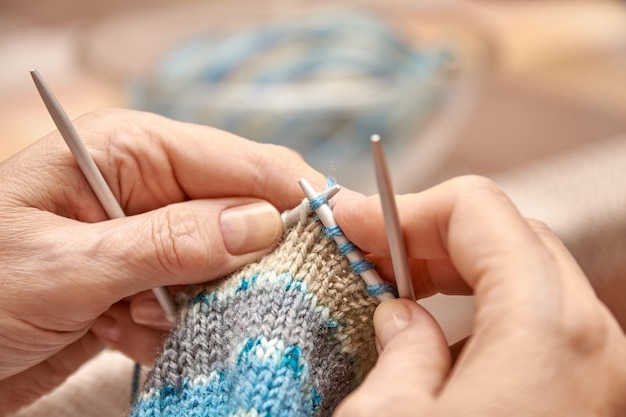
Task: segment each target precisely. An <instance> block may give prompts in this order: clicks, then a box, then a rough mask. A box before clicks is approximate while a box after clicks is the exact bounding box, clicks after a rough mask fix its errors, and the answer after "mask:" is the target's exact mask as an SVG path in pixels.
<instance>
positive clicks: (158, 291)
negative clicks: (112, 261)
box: [30, 69, 176, 322]
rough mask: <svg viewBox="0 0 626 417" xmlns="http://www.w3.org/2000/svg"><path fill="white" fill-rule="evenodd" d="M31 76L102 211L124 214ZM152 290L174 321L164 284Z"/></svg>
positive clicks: (39, 78) (46, 89)
mask: <svg viewBox="0 0 626 417" xmlns="http://www.w3.org/2000/svg"><path fill="white" fill-rule="evenodd" d="M30 75H31V76H32V78H33V81H34V82H35V86H36V87H37V91H39V95H40V96H41V99H42V100H43V102H44V104H45V105H46V108H47V109H48V113H50V116H51V117H52V120H53V121H54V124H55V125H56V127H57V129H59V132H60V133H61V136H62V137H63V140H65V143H66V144H67V146H68V147H69V148H70V151H71V152H72V155H74V158H75V159H76V162H77V163H78V166H79V167H80V170H81V171H82V172H83V175H85V178H87V182H88V183H89V185H90V186H91V188H92V189H93V192H94V193H95V194H96V197H97V198H98V201H100V204H101V205H102V207H103V208H104V211H106V213H107V215H108V216H109V218H111V219H119V218H123V217H126V214H124V211H123V210H122V208H121V207H120V205H119V203H118V202H117V200H116V199H115V196H114V195H113V192H112V191H111V189H110V188H109V186H108V185H107V183H106V181H105V180H104V177H103V176H102V173H101V172H100V171H99V170H98V167H97V166H96V163H95V162H94V161H93V159H91V156H90V155H89V152H88V151H87V148H86V147H85V145H84V144H83V142H82V141H81V140H80V137H79V136H78V132H76V129H75V128H74V125H73V124H72V122H71V121H70V119H69V117H68V116H67V113H65V110H63V107H61V104H60V103H59V101H58V100H57V99H56V97H55V96H54V94H53V93H52V91H51V90H50V88H49V87H48V85H47V84H46V82H45V81H44V80H43V78H42V76H41V75H40V74H39V72H37V70H34V69H33V70H31V71H30ZM152 291H153V292H154V295H155V296H156V299H157V301H158V302H159V304H160V305H161V307H162V308H163V310H164V311H165V316H166V317H167V319H168V320H169V321H171V322H174V321H175V320H176V306H175V305H174V302H173V301H172V298H171V296H170V293H169V292H168V291H167V289H166V288H165V287H159V288H154V289H153V290H152Z"/></svg>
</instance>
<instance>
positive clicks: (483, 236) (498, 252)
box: [334, 177, 626, 417]
mask: <svg viewBox="0 0 626 417" xmlns="http://www.w3.org/2000/svg"><path fill="white" fill-rule="evenodd" d="M376 198H377V197H373V198H355V199H344V200H340V201H338V202H337V204H336V205H335V208H334V213H335V216H336V218H337V221H338V223H339V224H340V226H341V227H342V228H343V230H344V232H345V233H346V235H347V236H348V237H349V238H350V239H351V240H352V241H353V242H354V243H355V244H357V245H359V246H361V248H362V249H364V250H365V251H367V252H370V253H371V254H375V255H376V256H374V258H375V259H377V261H378V262H379V264H380V265H381V269H382V272H383V273H386V274H389V272H390V271H389V269H388V264H389V262H388V261H387V260H386V258H387V257H388V256H389V253H388V247H387V245H386V244H385V242H384V239H379V238H377V237H378V236H384V226H383V223H382V220H381V219H382V215H381V212H380V208H379V204H378V202H377V200H376ZM398 207H399V212H400V214H401V223H402V227H403V231H404V234H405V237H406V242H407V250H408V253H409V257H410V258H411V259H412V262H411V265H412V278H413V281H414V284H415V288H417V289H418V292H419V295H420V296H424V295H428V294H430V293H433V292H435V291H442V292H447V293H467V292H469V291H471V292H473V293H474V295H475V298H476V316H475V321H474V328H473V335H472V337H471V338H470V339H469V341H468V342H467V343H466V345H465V346H464V349H463V351H462V352H461V354H460V356H459V357H458V359H457V360H456V362H453V360H452V359H451V355H450V350H449V349H448V346H447V345H446V343H445V339H444V336H443V333H442V332H441V329H440V328H439V327H438V326H437V324H436V323H435V321H434V320H433V318H432V317H431V316H430V315H429V314H428V313H427V312H426V311H425V310H424V309H423V308H420V307H419V305H417V304H414V303H410V302H408V301H406V300H391V301H389V302H385V303H382V304H381V305H380V306H379V308H378V309H377V311H376V314H375V317H374V323H375V328H376V334H377V342H378V346H379V351H380V357H379V359H378V362H377V365H376V367H375V368H374V369H373V371H372V372H371V373H370V374H369V375H368V377H367V379H366V381H365V382H364V383H363V384H362V385H361V386H360V387H359V388H358V389H357V390H356V391H355V392H353V393H352V394H351V395H350V396H349V397H348V398H346V399H345V400H344V401H343V403H342V404H340V406H339V407H338V409H337V410H336V413H335V415H336V416H337V417H348V416H360V417H367V416H378V415H393V416H429V417H430V416H494V417H495V416H502V415H507V416H548V415H550V416H557V415H558V416H622V415H625V413H626V396H625V395H624V392H626V339H625V337H624V334H623V333H622V330H621V328H620V326H619V324H618V323H617V321H616V320H615V318H614V317H613V316H612V315H611V314H610V313H609V311H608V309H607V308H606V307H605V306H604V304H602V303H601V302H600V301H599V300H598V298H597V297H596V295H595V293H594V291H593V289H592V287H591V286H590V284H589V282H588V280H587V278H586V277H585V275H584V274H583V273H582V271H581V270H580V268H579V267H578V265H577V264H576V262H575V261H574V259H573V258H572V256H571V255H570V254H569V253H568V251H567V250H566V249H565V247H564V246H563V244H562V243H561V242H560V241H559V239H558V238H557V237H556V236H555V235H554V234H553V233H552V232H551V231H550V230H549V229H548V228H547V227H546V226H545V225H543V224H541V223H539V222H537V221H532V220H528V219H524V218H523V217H522V216H521V215H520V214H519V212H518V211H517V209H516V208H515V207H514V205H513V204H512V203H511V202H510V201H509V199H508V198H507V197H506V196H505V195H504V194H503V193H502V192H501V191H500V190H499V189H498V188H497V187H496V186H495V185H494V184H493V183H492V182H490V181H489V180H486V179H483V178H474V177H465V178H458V179H455V180H452V181H449V182H446V183H444V184H441V185H439V186H437V187H434V188H433V189H430V190H427V191H425V192H423V193H420V194H413V195H406V196H401V197H399V199H398ZM363 224H367V226H368V227H362V225H363Z"/></svg>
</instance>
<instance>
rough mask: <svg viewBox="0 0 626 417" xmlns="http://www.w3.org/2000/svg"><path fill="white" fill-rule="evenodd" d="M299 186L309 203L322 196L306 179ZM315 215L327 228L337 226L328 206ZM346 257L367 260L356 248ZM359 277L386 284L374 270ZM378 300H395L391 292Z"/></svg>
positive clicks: (340, 239)
mask: <svg viewBox="0 0 626 417" xmlns="http://www.w3.org/2000/svg"><path fill="white" fill-rule="evenodd" d="M298 184H300V188H302V191H303V192H304V195H305V196H306V198H308V199H309V201H313V199H315V198H317V197H320V195H319V194H318V193H317V192H316V191H315V190H314V189H313V187H312V186H311V184H309V182H308V181H307V180H305V179H304V178H300V180H299V181H298ZM315 214H317V216H318V217H319V219H320V221H321V222H322V224H323V225H324V226H325V227H326V228H328V229H330V228H333V227H336V226H337V221H336V220H335V216H334V215H333V211H332V210H331V208H330V207H329V206H328V204H322V205H321V206H319V207H318V208H317V209H316V210H315ZM333 239H334V240H335V242H336V243H337V245H341V244H342V243H346V242H349V241H348V238H346V237H345V236H344V235H343V234H342V235H340V236H334V235H333ZM345 256H346V258H348V261H350V262H351V263H352V262H360V261H364V260H365V257H364V256H363V252H361V250H360V249H357V248H356V247H355V248H354V250H352V251H351V252H349V253H347V254H346V255H345ZM359 275H360V276H361V278H362V279H363V281H364V282H365V284H366V285H372V286H379V285H381V284H384V282H385V281H383V279H382V278H381V277H380V275H378V272H376V270H374V269H367V270H365V271H362V272H360V273H359ZM376 298H378V300H379V301H381V302H382V301H384V300H388V299H391V298H393V295H391V293H389V292H383V293H381V294H379V295H377V296H376Z"/></svg>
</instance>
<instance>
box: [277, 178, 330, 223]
mask: <svg viewBox="0 0 626 417" xmlns="http://www.w3.org/2000/svg"><path fill="white" fill-rule="evenodd" d="M339 191H341V185H339V184H335V185H333V186H332V187H329V188H327V189H325V190H324V191H322V192H320V193H319V196H320V197H324V198H325V199H326V200H330V199H331V198H333V197H334V196H335V194H337V193H338V192H339ZM303 205H304V206H305V208H306V210H305V212H306V214H309V213H310V212H311V209H310V208H309V199H308V198H306V197H304V198H303V199H302V202H301V203H300V204H299V205H298V206H296V207H294V208H292V209H290V210H287V211H284V212H283V213H282V214H281V215H280V217H281V219H282V220H283V225H284V226H285V227H289V226H291V225H293V224H295V223H296V222H297V221H298V219H299V218H300V213H301V212H302V210H301V208H300V207H302V206H303Z"/></svg>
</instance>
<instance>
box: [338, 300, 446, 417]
mask: <svg viewBox="0 0 626 417" xmlns="http://www.w3.org/2000/svg"><path fill="white" fill-rule="evenodd" d="M374 326H375V329H376V337H377V343H378V345H379V346H380V350H381V352H380V356H379V358H378V362H377V363H376V366H375V367H374V369H372V371H371V372H370V373H369V374H368V376H367V378H366V380H365V381H364V382H363V384H362V385H361V386H360V387H359V388H358V389H357V390H356V391H355V392H354V393H353V394H352V395H350V396H349V397H348V398H347V399H346V400H345V401H344V403H342V404H341V405H340V407H339V410H338V412H337V415H339V416H369V415H372V416H374V415H394V416H395V415H397V416H401V415H407V416H408V415H414V414H415V410H424V409H425V408H426V406H427V405H428V404H430V403H431V402H432V401H433V399H434V398H435V396H436V394H437V393H438V391H439V390H440V389H441V387H442V384H443V383H444V380H445V378H446V375H447V374H448V372H449V367H450V356H449V351H448V347H447V345H446V341H445V338H444V336H443V333H442V331H441V329H440V328H439V326H438V325H437V323H436V322H435V320H434V319H433V318H432V317H431V316H430V314H428V312H426V310H424V309H423V308H422V307H420V306H419V305H418V304H417V303H413V302H410V301H407V300H390V301H385V302H384V303H382V304H381V305H380V306H379V307H378V309H377V310H376V314H375V316H374Z"/></svg>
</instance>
